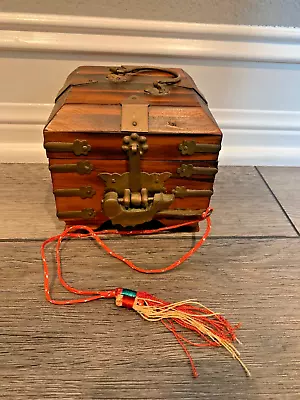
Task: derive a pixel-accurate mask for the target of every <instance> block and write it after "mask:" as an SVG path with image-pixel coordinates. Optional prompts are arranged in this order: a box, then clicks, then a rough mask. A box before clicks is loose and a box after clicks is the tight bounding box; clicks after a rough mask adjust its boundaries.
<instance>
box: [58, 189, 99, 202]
mask: <svg viewBox="0 0 300 400" xmlns="http://www.w3.org/2000/svg"><path fill="white" fill-rule="evenodd" d="M53 193H54V195H55V196H56V197H76V196H78V197H81V198H82V199H88V198H92V197H93V196H94V195H95V194H96V190H95V189H93V188H92V186H81V187H80V188H76V189H55V190H54V191H53Z"/></svg>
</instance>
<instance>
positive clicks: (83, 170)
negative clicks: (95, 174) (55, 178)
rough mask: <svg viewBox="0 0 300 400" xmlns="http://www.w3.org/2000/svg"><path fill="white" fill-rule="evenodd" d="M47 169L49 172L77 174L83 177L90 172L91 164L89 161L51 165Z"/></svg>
mask: <svg viewBox="0 0 300 400" xmlns="http://www.w3.org/2000/svg"><path fill="white" fill-rule="evenodd" d="M49 169H50V171H51V172H77V173H78V174H80V175H84V174H90V173H91V172H92V170H93V164H91V163H90V162H89V161H79V162H78V163H77V164H52V165H50V167H49Z"/></svg>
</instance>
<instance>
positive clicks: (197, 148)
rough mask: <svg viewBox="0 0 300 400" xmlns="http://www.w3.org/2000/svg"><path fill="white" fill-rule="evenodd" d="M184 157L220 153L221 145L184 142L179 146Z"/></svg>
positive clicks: (191, 141)
mask: <svg viewBox="0 0 300 400" xmlns="http://www.w3.org/2000/svg"><path fill="white" fill-rule="evenodd" d="M178 149H179V151H180V152H181V154H182V155H184V156H192V155H193V154H194V153H218V152H219V151H220V150H221V146H220V145H219V144H207V143H196V142H195V141H194V140H184V141H183V142H182V143H180V145H179V146H178Z"/></svg>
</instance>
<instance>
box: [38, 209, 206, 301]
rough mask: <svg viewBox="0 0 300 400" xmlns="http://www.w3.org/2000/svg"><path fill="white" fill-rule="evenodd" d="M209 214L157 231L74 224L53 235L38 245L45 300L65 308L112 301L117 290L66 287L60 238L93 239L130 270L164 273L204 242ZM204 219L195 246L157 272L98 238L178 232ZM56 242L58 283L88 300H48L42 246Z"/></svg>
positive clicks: (46, 266) (46, 265) (48, 292)
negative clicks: (124, 255)
mask: <svg viewBox="0 0 300 400" xmlns="http://www.w3.org/2000/svg"><path fill="white" fill-rule="evenodd" d="M211 212H212V209H211V208H208V209H207V210H206V211H205V212H204V213H203V214H202V215H201V218H200V219H198V220H193V221H188V222H184V223H181V224H177V225H172V226H169V227H163V228H158V229H152V230H141V231H129V232H128V231H126V232H124V231H118V230H103V231H99V232H95V231H94V230H93V229H91V228H89V227H88V226H84V225H74V226H71V227H69V228H66V229H65V230H64V231H63V232H62V233H61V234H59V235H56V236H53V237H51V238H49V239H47V240H45V241H44V242H43V244H42V246H41V255H42V260H43V266H44V289H45V295H46V299H47V300H48V301H49V302H50V303H52V304H59V305H68V304H76V303H86V302H88V301H92V300H98V299H103V298H115V297H116V295H117V294H118V292H119V291H120V289H112V290H106V291H101V290H100V291H94V290H79V289H76V288H74V287H72V286H71V285H69V284H68V283H67V282H66V281H65V280H64V279H63V276H62V269H61V258H60V247H61V243H62V241H63V239H65V238H70V237H71V238H83V237H92V238H93V239H95V240H96V242H97V243H98V244H99V245H100V246H101V247H102V248H103V249H104V250H105V251H106V252H107V253H108V254H110V255H111V256H113V257H115V258H117V259H118V260H120V261H123V262H124V263H125V264H127V265H128V266H129V267H130V268H132V269H134V270H136V271H138V272H143V273H146V274H153V273H163V272H166V271H170V270H171V269H174V268H175V267H177V266H178V265H180V264H182V263H183V262H184V261H186V260H187V259H188V258H189V257H191V256H192V255H193V254H194V253H195V251H197V249H199V247H200V246H201V245H202V244H203V243H204V242H205V240H206V238H207V237H208V235H209V232H210V229H211V222H210V214H211ZM204 219H206V230H205V232H204V234H203V236H202V238H201V239H200V240H199V241H198V242H197V243H196V244H195V246H194V247H193V248H192V249H191V250H189V251H188V252H187V253H185V254H184V255H183V256H182V257H180V258H179V259H178V260H177V261H175V262H173V263H172V264H170V265H169V266H168V267H165V268H158V269H150V270H147V269H143V268H140V267H137V266H136V265H135V264H134V263H133V262H131V261H130V260H127V259H126V258H124V257H123V256H121V255H119V254H117V253H116V252H114V251H113V250H111V249H110V248H109V247H108V246H107V245H106V244H105V243H104V242H103V240H102V239H101V238H100V237H99V235H102V234H118V235H150V234H154V233H157V232H161V231H166V230H172V229H177V228H180V227H182V226H188V225H192V224H194V223H198V222H200V221H202V220H204ZM77 230H85V231H87V232H88V233H87V234H82V233H73V232H74V231H77ZM56 240H57V245H56V262H57V275H58V278H59V281H60V283H61V284H62V286H64V288H66V289H67V290H68V291H69V292H71V293H74V294H78V295H86V296H89V297H86V298H81V299H73V300H54V299H52V298H51V295H50V286H49V269H48V264H47V260H46V256H45V247H46V246H47V245H48V244H49V243H52V242H54V241H56Z"/></svg>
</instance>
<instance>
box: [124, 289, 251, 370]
mask: <svg viewBox="0 0 300 400" xmlns="http://www.w3.org/2000/svg"><path fill="white" fill-rule="evenodd" d="M116 304H117V305H118V306H123V307H127V308H132V309H133V310H134V311H136V312H137V313H138V314H139V315H140V316H141V317H142V318H143V319H145V320H146V321H150V322H156V321H159V322H161V323H162V324H163V325H164V326H165V327H166V328H167V329H168V330H169V331H170V332H172V333H173V334H174V336H175V337H176V339H177V341H178V343H179V344H180V345H181V347H182V348H183V350H184V352H185V353H186V355H187V357H188V358H189V361H190V363H191V367H192V371H193V375H194V376H195V377H197V376H198V373H197V371H196V368H195V365H194V361H193V359H192V357H191V355H190V353H189V351H188V349H187V347H186V345H187V344H189V345H192V346H196V347H204V346H214V347H224V348H225V349H226V350H227V351H228V352H229V353H230V354H231V356H232V357H233V358H234V359H235V360H237V361H238V362H239V363H240V364H241V366H242V367H243V369H244V370H245V372H246V374H247V375H248V376H250V375H251V374H250V371H249V369H248V368H247V366H246V365H245V364H244V362H243V361H242V360H241V358H240V353H239V351H238V350H237V349H236V347H235V346H234V344H233V342H235V341H237V342H239V341H238V339H237V337H236V335H235V331H236V329H237V328H238V327H239V326H232V325H231V324H230V323H229V322H228V321H227V320H226V319H225V318H224V317H222V316H221V315H220V314H218V313H215V312H213V311H211V310H210V309H209V308H207V307H205V306H203V304H201V303H199V302H198V301H196V300H193V299H190V300H184V301H179V302H177V303H167V302H164V301H162V300H160V299H157V298H156V297H154V296H152V295H151V294H149V293H146V292H134V291H130V290H128V289H121V291H120V292H117V296H116ZM175 324H177V325H181V326H182V327H184V328H186V329H189V330H191V331H192V332H194V333H196V334H197V335H198V336H199V337H200V339H201V342H193V341H191V340H189V339H188V338H187V337H186V336H184V335H183V334H182V333H179V332H178V331H177V330H176V325H175Z"/></svg>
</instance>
